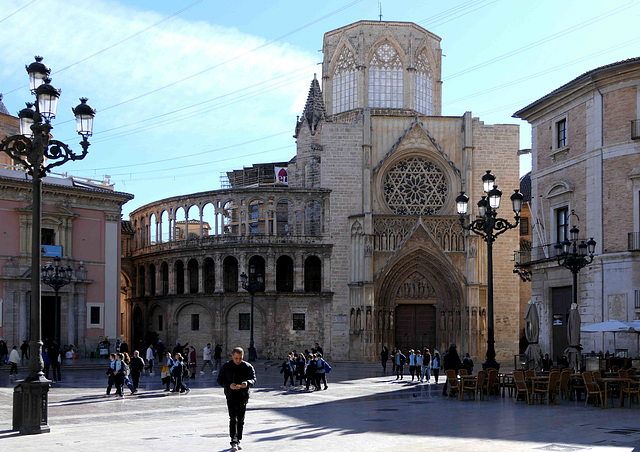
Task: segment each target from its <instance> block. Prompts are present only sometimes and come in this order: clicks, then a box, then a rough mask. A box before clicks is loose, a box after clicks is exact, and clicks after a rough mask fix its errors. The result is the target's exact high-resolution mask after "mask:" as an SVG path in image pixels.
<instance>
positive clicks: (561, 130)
mask: <svg viewBox="0 0 640 452" xmlns="http://www.w3.org/2000/svg"><path fill="white" fill-rule="evenodd" d="M556 138H557V141H556V144H557V148H558V149H560V148H563V147H565V146H566V145H567V120H566V119H561V120H560V121H558V122H557V123H556Z"/></svg>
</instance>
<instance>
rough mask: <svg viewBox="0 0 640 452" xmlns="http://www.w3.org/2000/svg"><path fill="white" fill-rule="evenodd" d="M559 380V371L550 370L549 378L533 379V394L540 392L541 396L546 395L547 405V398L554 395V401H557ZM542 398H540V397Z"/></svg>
mask: <svg viewBox="0 0 640 452" xmlns="http://www.w3.org/2000/svg"><path fill="white" fill-rule="evenodd" d="M559 380H560V372H551V373H550V374H549V379H548V380H545V381H534V382H533V396H534V397H535V395H536V394H540V396H541V397H542V395H543V394H545V395H546V397H547V405H549V399H551V397H554V402H555V403H556V404H557V403H558V398H557V394H558V393H557V388H558V381H559ZM541 400H542V399H541Z"/></svg>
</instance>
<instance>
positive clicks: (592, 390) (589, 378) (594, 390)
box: [582, 372, 604, 408]
mask: <svg viewBox="0 0 640 452" xmlns="http://www.w3.org/2000/svg"><path fill="white" fill-rule="evenodd" d="M582 378H583V379H584V386H585V388H586V390H587V396H586V397H585V401H584V407H585V408H586V407H587V404H588V403H589V397H591V396H594V397H595V399H594V404H593V405H594V406H598V397H600V405H601V406H602V407H603V408H604V390H603V389H600V386H598V384H597V383H596V382H594V381H593V375H592V374H591V372H584V373H583V374H582Z"/></svg>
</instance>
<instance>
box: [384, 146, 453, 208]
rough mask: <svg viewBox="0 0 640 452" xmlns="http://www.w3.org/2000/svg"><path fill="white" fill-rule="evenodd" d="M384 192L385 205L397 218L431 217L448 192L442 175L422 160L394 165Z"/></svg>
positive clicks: (440, 206) (409, 159)
mask: <svg viewBox="0 0 640 452" xmlns="http://www.w3.org/2000/svg"><path fill="white" fill-rule="evenodd" d="M383 190H384V197H385V201H386V202H387V205H388V206H389V208H390V209H391V210H392V211H393V213H395V214H398V215H434V214H436V213H438V212H439V211H440V209H442V207H443V206H444V203H445V201H446V199H447V194H448V192H449V188H448V185H447V178H446V176H445V175H444V172H443V171H442V170H441V169H440V168H438V166H437V165H436V164H435V163H433V162H431V161H429V160H427V159H424V158H422V157H409V158H406V159H404V160H400V161H399V162H398V163H396V164H395V165H394V166H393V167H392V168H391V169H390V170H389V171H388V172H387V175H386V176H385V179H384V182H383Z"/></svg>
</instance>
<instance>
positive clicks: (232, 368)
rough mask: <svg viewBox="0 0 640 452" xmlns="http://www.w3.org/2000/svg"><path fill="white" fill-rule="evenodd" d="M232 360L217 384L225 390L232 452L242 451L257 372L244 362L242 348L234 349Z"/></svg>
mask: <svg viewBox="0 0 640 452" xmlns="http://www.w3.org/2000/svg"><path fill="white" fill-rule="evenodd" d="M231 357H232V358H233V359H232V360H230V361H228V362H226V363H225V364H224V365H223V366H222V369H220V372H219V373H218V379H217V382H218V384H219V385H220V386H222V387H223V388H224V395H225V396H226V397H227V408H228V409H229V436H230V437H231V450H232V451H234V452H235V451H237V450H240V449H241V447H240V441H241V440H242V429H243V427H244V415H245V412H246V411H247V402H248V401H249V388H250V387H251V386H253V385H254V384H256V372H255V370H254V369H253V366H252V365H251V364H249V363H248V362H246V361H244V360H243V359H242V358H243V357H244V350H243V349H242V348H240V347H236V348H234V349H233V353H232V354H231Z"/></svg>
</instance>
